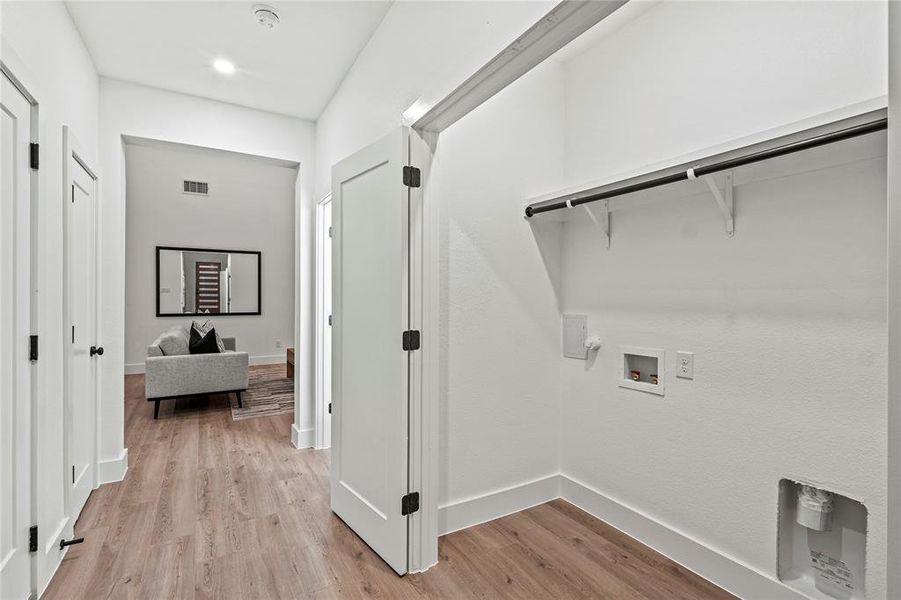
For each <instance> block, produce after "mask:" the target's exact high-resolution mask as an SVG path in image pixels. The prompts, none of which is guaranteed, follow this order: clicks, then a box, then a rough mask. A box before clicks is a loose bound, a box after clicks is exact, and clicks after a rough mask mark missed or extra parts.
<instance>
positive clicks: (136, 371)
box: [125, 362, 144, 375]
mask: <svg viewBox="0 0 901 600" xmlns="http://www.w3.org/2000/svg"><path fill="white" fill-rule="evenodd" d="M125 374H126V375H143V374H144V363H142V362H139V363H131V364H127V365H125Z"/></svg>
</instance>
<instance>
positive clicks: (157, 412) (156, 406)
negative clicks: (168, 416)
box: [153, 400, 160, 419]
mask: <svg viewBox="0 0 901 600" xmlns="http://www.w3.org/2000/svg"><path fill="white" fill-rule="evenodd" d="M159 417H160V401H159V400H154V401H153V418H154V419H158V418H159Z"/></svg>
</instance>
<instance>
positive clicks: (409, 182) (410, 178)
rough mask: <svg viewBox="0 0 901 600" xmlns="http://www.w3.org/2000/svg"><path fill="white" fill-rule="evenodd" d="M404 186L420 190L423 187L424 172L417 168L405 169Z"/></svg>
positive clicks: (407, 167)
mask: <svg viewBox="0 0 901 600" xmlns="http://www.w3.org/2000/svg"><path fill="white" fill-rule="evenodd" d="M404 185H405V186H407V187H411V188H418V187H419V186H420V185H422V172H421V171H420V170H419V169H417V168H416V167H410V166H406V167H404Z"/></svg>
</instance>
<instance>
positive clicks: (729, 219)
mask: <svg viewBox="0 0 901 600" xmlns="http://www.w3.org/2000/svg"><path fill="white" fill-rule="evenodd" d="M702 179H703V180H704V183H706V184H707V187H709V188H710V193H711V194H713V199H714V200H716V205H717V207H718V208H719V209H720V212H721V213H722V215H723V221H725V223H726V235H728V236H729V237H732V236H734V235H735V201H734V199H733V196H732V171H729V172H727V173H726V181H725V193H723V192H721V191H720V188H719V187H717V185H716V180H715V179H714V178H713V175H704V176H702Z"/></svg>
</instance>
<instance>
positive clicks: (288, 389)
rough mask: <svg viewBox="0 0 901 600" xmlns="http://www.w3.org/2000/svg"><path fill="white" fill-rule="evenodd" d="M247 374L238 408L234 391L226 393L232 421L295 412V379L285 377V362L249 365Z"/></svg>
mask: <svg viewBox="0 0 901 600" xmlns="http://www.w3.org/2000/svg"><path fill="white" fill-rule="evenodd" d="M248 377H249V381H248V385H247V391H246V392H244V394H243V397H242V398H241V400H242V404H244V406H243V407H242V408H238V399H237V398H235V395H234V394H229V402H230V403H231V409H232V420H233V421H240V420H242V419H252V418H254V417H269V416H272V415H280V414H282V413H292V412H294V379H292V378H288V377H285V366H284V365H279V366H277V367H256V368H251V369H250V374H249V375H248Z"/></svg>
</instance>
